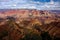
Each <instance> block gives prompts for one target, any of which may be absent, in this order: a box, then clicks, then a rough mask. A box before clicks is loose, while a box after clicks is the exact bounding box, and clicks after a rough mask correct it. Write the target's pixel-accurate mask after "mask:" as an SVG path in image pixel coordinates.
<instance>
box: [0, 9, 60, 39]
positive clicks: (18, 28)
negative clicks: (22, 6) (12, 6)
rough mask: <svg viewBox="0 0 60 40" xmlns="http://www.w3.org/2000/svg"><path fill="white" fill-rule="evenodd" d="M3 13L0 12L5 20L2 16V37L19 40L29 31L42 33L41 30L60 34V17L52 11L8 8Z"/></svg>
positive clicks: (0, 24)
mask: <svg viewBox="0 0 60 40" xmlns="http://www.w3.org/2000/svg"><path fill="white" fill-rule="evenodd" d="M2 13H3V14H2ZM2 13H0V15H1V18H3V20H2V19H1V18H0V19H1V20H2V21H1V22H0V38H1V37H2V39H6V40H9V39H10V40H19V39H20V38H23V37H24V36H25V35H26V34H29V33H35V34H38V35H40V34H41V31H45V32H48V33H49V34H50V35H51V36H55V35H60V34H59V33H60V32H59V31H60V18H59V16H57V15H56V14H53V13H52V12H50V11H46V10H43V11H42V10H8V11H5V12H2ZM5 33H6V34H5ZM7 33H8V34H7ZM1 34H2V35H1Z"/></svg>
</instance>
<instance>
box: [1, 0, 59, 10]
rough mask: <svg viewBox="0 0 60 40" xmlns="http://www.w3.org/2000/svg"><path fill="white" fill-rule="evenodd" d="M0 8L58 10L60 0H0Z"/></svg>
mask: <svg viewBox="0 0 60 40" xmlns="http://www.w3.org/2000/svg"><path fill="white" fill-rule="evenodd" d="M0 9H37V10H60V0H0Z"/></svg>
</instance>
